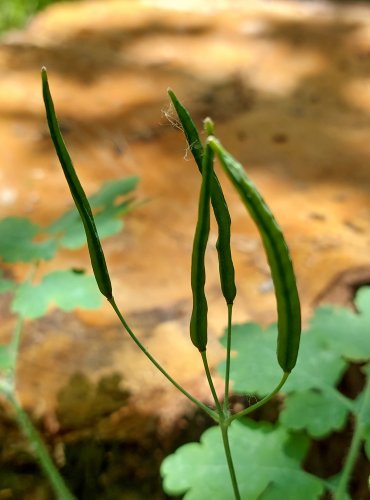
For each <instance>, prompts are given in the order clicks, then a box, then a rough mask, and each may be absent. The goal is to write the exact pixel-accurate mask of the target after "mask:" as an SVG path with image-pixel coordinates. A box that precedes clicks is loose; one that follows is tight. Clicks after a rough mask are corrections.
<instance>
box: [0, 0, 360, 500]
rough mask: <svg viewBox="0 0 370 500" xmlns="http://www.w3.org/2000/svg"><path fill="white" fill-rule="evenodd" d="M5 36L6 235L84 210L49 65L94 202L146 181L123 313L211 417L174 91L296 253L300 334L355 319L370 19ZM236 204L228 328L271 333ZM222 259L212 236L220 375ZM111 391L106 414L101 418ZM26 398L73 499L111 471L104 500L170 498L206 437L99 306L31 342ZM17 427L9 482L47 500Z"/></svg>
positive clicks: (125, 237)
mask: <svg viewBox="0 0 370 500" xmlns="http://www.w3.org/2000/svg"><path fill="white" fill-rule="evenodd" d="M0 31H1V38H0V76H1V77H0V144H1V148H0V180H1V182H0V218H5V217H9V216H15V217H26V218H28V219H30V220H31V221H32V222H34V223H35V224H40V225H44V226H45V225H47V224H51V223H52V222H53V221H54V220H55V219H56V218H58V217H59V216H60V215H61V214H62V213H63V212H64V211H66V210H68V209H69V208H71V206H72V205H71V199H70V195H69V192H68V189H67V187H66V183H65V180H64V178H63V176H62V173H61V170H60V167H59V164H58V161H57V159H56V157H55V154H54V151H53V148H52V145H51V141H50V138H49V136H48V130H47V125H46V121H45V114H44V109H43V104H42V96H41V82H40V69H41V67H42V66H46V67H47V69H48V74H49V82H50V87H51V91H52V93H53V96H54V102H55V106H56V110H57V113H58V116H59V119H60V124H61V127H62V130H63V133H64V136H65V140H66V142H67V144H68V147H69V149H70V152H71V155H72V157H73V159H74V162H75V165H76V168H77V170H78V172H79V175H80V177H81V180H82V183H83V185H84V187H85V189H86V191H87V192H88V193H89V194H91V193H93V192H95V191H96V190H98V189H99V187H100V186H101V185H102V183H104V182H105V181H112V180H118V179H120V178H122V177H126V176H138V177H139V185H138V188H137V190H136V191H135V197H136V199H137V200H139V201H141V202H142V203H139V205H138V206H137V207H136V208H135V209H134V210H132V212H130V213H128V214H127V215H126V217H125V226H124V228H123V230H122V232H120V233H118V234H116V235H114V236H112V237H111V238H108V239H107V240H106V242H105V243H104V249H105V251H106V254H107V260H108V265H109V269H110V272H111V276H112V277H113V285H114V288H115V290H116V298H117V302H118V304H119V305H120V307H121V308H122V311H124V313H125V314H126V316H127V319H128V320H129V322H130V324H131V326H132V327H133V329H134V330H135V331H136V332H137V333H138V335H139V336H140V337H141V338H142V340H143V342H144V343H145V345H146V346H147V347H149V349H150V350H151V351H152V352H153V353H154V354H155V355H156V356H157V357H158V359H160V360H161V361H162V362H163V364H164V365H165V366H166V368H167V369H168V371H169V372H170V373H171V374H172V375H173V376H174V377H175V378H177V379H178V380H179V381H180V382H181V383H182V384H183V385H184V386H185V387H186V388H187V389H188V390H191V391H192V392H193V393H194V394H195V395H196V396H197V397H198V398H200V399H202V400H203V401H205V402H210V395H209V393H208V389H207V386H206V383H205V381H204V378H203V375H202V366H201V363H200V360H199V359H198V358H199V356H198V353H197V351H196V349H194V348H193V346H192V345H191V343H190V341H189V339H188V321H189V315H190V311H191V293H190V278H189V268H190V257H191V247H192V237H193V233H194V226H195V220H196V211H197V197H198V192H199V186H200V176H199V174H198V172H197V169H196V167H195V166H194V164H193V162H192V159H191V157H190V156H191V155H190V154H189V151H187V145H186V143H185V141H184V137H183V136H182V134H181V131H179V130H178V129H177V128H176V127H174V126H173V123H172V122H173V118H174V114H173V110H171V107H170V105H169V101H168V98H167V94H166V90H167V88H168V87H172V88H173V89H174V90H175V92H176V93H177V95H178V97H179V98H180V99H181V100H182V101H183V102H184V103H185V104H186V106H187V107H188V108H189V110H190V111H191V113H192V115H193V117H194V119H195V121H196V123H197V124H198V125H199V126H201V124H202V120H203V119H204V117H206V116H211V117H212V118H213V119H214V121H215V123H216V132H217V135H218V136H219V137H220V139H221V140H222V141H223V143H224V144H225V146H227V147H228V149H229V150H230V151H231V152H232V153H233V155H234V156H236V157H237V158H238V159H239V160H240V161H241V162H242V163H243V165H245V167H246V169H247V172H248V173H249V175H250V176H251V177H252V179H253V180H254V182H255V183H256V184H257V186H258V187H259V189H260V191H261V192H262V194H263V196H264V198H265V199H266V200H267V201H268V203H269V205H270V207H271V208H272V210H273V212H274V213H275V215H276V217H277V219H278V221H279V222H280V224H281V226H282V228H283V230H284V233H285V235H286V238H287V242H288V244H289V247H290V249H291V253H292V257H293V261H294V265H295V270H296V273H297V278H298V285H299V289H300V293H301V298H302V308H303V317H304V320H305V321H307V318H308V317H309V315H310V313H311V312H312V310H313V308H314V307H315V306H316V305H317V304H319V303H322V302H325V301H330V302H334V303H339V304H342V305H350V304H351V300H352V298H353V295H354V293H355V291H356V289H357V288H358V287H359V286H360V285H362V284H368V283H369V282H370V261H369V248H370V217H369V202H370V195H369V182H370V169H369V164H370V140H369V138H370V4H368V3H367V2H363V3H360V2H349V1H347V2H345V1H342V2H326V1H308V0H307V1H279V0H277V1H267V0H265V1H262V0H260V1H257V0H251V1H248V0H245V1H242V0H239V1H232V0H229V1H226V0H224V1H221V0H220V1H206V0H202V2H198V1H193V0H189V1H186V0H184V1H182V0H178V1H177V2H172V1H165V0H163V1H155V0H152V1H149V0H148V1H140V0H131V1H130V0H100V1H99V0H90V1H89V0H87V1H78V0H71V1H69V2H66V1H52V0H39V1H37V0H33V1H32V0H29V1H26V0H2V1H1V5H0ZM220 175H221V178H222V179H223V176H222V174H220ZM225 192H226V195H227V198H228V201H229V204H230V209H231V213H232V217H233V237H232V243H233V254H234V259H235V265H236V272H237V279H238V299H237V302H236V306H235V322H241V321H245V320H253V321H256V322H260V323H262V324H264V325H267V324H269V323H271V322H273V321H275V319H276V312H275V298H274V293H273V287H272V283H271V279H270V275H269V269H268V266H267V263H266V259H265V257H264V253H263V248H262V244H261V241H260V238H259V236H258V233H257V231H256V229H255V227H254V225H253V223H252V222H251V221H250V219H249V218H248V217H247V216H246V213H245V209H244V207H243V206H242V205H241V204H240V203H239V200H238V198H237V196H236V195H235V194H234V193H233V191H232V189H231V188H230V186H229V185H228V184H225ZM215 243H216V232H215V229H214V227H212V231H211V237H210V249H209V252H208V255H207V266H208V268H209V274H208V277H207V290H208V294H209V307H210V310H211V314H210V319H209V321H210V348H209V355H210V362H211V365H212V366H213V367H214V366H215V365H216V364H217V363H218V361H219V360H220V359H221V357H222V355H223V349H222V348H221V346H220V345H219V341H218V338H219V337H220V336H221V334H222V332H223V330H224V327H225V325H226V317H225V311H224V306H223V300H222V297H221V295H220V292H219V286H218V275H217V252H216V248H215ZM1 267H2V269H3V270H4V271H5V272H6V273H8V275H9V276H12V277H13V278H14V279H15V280H17V281H22V280H23V279H24V278H25V276H26V275H27V272H28V271H27V266H26V265H25V264H24V263H15V264H12V265H9V264H6V263H2V264H1ZM66 268H77V269H79V268H82V269H89V261H88V255H87V251H86V250H85V249H80V250H78V251H74V252H72V251H71V250H68V249H64V250H61V251H60V252H58V254H57V255H56V257H55V258H53V259H52V260H50V261H45V262H43V263H42V264H41V265H40V266H39V268H38V271H37V275H36V279H41V278H42V276H44V275H45V273H47V272H50V271H53V270H56V269H66ZM0 299H1V301H2V302H1V315H2V326H1V327H0V338H1V339H2V341H3V342H6V339H8V338H9V335H10V331H11V329H12V327H13V324H14V317H13V315H12V314H11V312H10V309H9V304H10V302H9V300H10V299H9V298H8V297H7V296H1V297H0ZM112 377H113V378H112ZM102 380H103V381H105V382H104V383H106V384H108V385H105V386H104V384H103V386H104V387H109V391H110V392H109V391H108V392H109V394H110V396H109V397H110V398H111V399H109V404H107V403H106V401H105V403H102V404H101V405H100V400H99V397H100V396H99V394H100V392H99V391H100V390H101V389H99V387H100V388H101V385H99V384H101V383H102ZM107 380H108V382H107ZM109 384H110V385H109ZM221 387H222V383H221V381H219V382H218V388H220V389H221ZM79 391H80V392H79ZM89 391H90V392H89ZM18 392H19V396H20V399H21V401H22V403H23V405H24V407H25V408H26V409H27V411H29V412H30V414H31V415H32V417H33V418H34V419H35V421H37V422H39V426H40V428H41V429H42V430H43V433H44V435H45V436H46V438H47V439H48V441H49V443H51V446H53V449H54V452H55V455H56V456H58V450H60V449H61V448H63V446H64V445H65V444H66V443H69V448H68V446H67V453H69V454H70V455H69V459H68V460H69V463H70V464H71V463H72V464H78V466H77V465H75V467H77V470H78V471H79V477H80V478H82V479H81V484H82V486H79V485H77V486H76V488H78V487H81V491H83V492H84V493H83V495H86V496H81V498H95V497H94V496H91V495H92V493H91V492H92V491H97V489H96V488H98V486H97V484H95V483H94V482H93V478H92V476H91V470H92V469H91V467H95V468H96V469H95V470H96V471H97V472H96V477H98V476H99V474H100V473H101V471H102V470H104V474H105V475H104V478H103V480H100V482H99V485H100V486H99V488H101V484H109V485H114V488H117V496H114V495H113V493H112V495H113V496H110V497H109V498H133V499H135V498H165V497H164V496H163V493H161V489H160V482H159V479H158V466H159V463H160V461H161V459H162V457H163V456H164V454H166V453H168V452H169V451H170V450H173V449H174V448H175V447H176V446H177V445H178V444H179V443H181V442H183V441H185V440H187V439H190V438H194V437H197V436H198V435H199V433H200V432H201V430H202V429H203V428H204V426H206V425H208V422H207V421H205V419H204V418H203V417H200V416H199V415H197V414H196V413H194V410H193V409H192V408H191V407H189V404H188V403H187V401H185V400H184V398H182V396H181V395H179V394H178V393H176V392H175V391H174V390H173V389H172V388H171V387H168V386H167V383H166V381H165V380H163V379H162V377H161V375H160V374H158V373H156V372H155V370H154V369H152V367H151V366H149V364H148V362H147V361H146V360H145V359H144V358H143V357H142V356H141V354H140V353H139V352H137V350H136V347H135V346H134V345H133V344H132V343H131V342H130V341H129V340H128V339H127V338H126V336H124V335H122V331H121V329H120V326H119V325H118V323H117V320H116V318H115V316H114V315H113V313H112V311H111V310H110V309H109V308H108V307H107V306H106V305H104V304H103V305H102V306H101V307H100V308H99V309H96V310H85V309H83V308H81V309H78V310H77V311H74V312H72V313H66V312H63V311H61V310H59V309H58V308H55V307H53V306H52V305H51V307H50V308H49V309H48V312H47V313H46V314H45V316H43V317H42V318H40V319H37V320H35V321H29V322H28V323H27V325H26V329H25V333H24V337H23V342H22V348H21V352H20V361H19V366H18ZM79 394H80V396H79ZM81 394H85V395H86V394H90V396H89V397H88V398H87V400H86V398H85V399H84V397H83V396H81ZM103 394H105V392H104V390H103ZM102 397H105V396H102ZM89 398H90V399H89ZM112 398H113V401H114V402H113V403H112ZM92 407H94V410H92V409H91V408H92ZM96 408H98V410H96ZM71 415H72V416H73V415H77V416H76V418H75V420H74V419H73V418H72V417H71ZM7 418H8V417H6V416H4V419H3V423H2V424H1V428H0V436H1V440H2V442H3V445H2V450H3V451H2V455H1V456H0V460H2V461H3V463H4V464H7V465H6V466H7V467H8V468H9V470H12V471H13V472H14V470H15V471H16V472H15V473H14V474H15V481H18V479H19V477H23V478H24V477H26V478H27V481H28V483H27V482H25V483H24V484H25V485H26V484H27V487H26V490H28V491H31V492H33V493H31V496H28V497H27V496H26V492H25V491H21V489H20V490H19V495H20V496H19V498H36V496H35V495H36V493H35V491H37V495H39V497H37V498H47V497H45V496H44V497H43V496H42V495H43V494H44V493H42V491H43V490H42V488H43V486H42V479H41V478H40V477H36V476H37V467H36V466H33V465H31V464H32V462H31V461H30V459H29V458H28V459H27V457H26V458H24V459H23V462H22V456H23V455H22V456H21V458H20V454H19V453H20V452H19V450H23V448H22V444H21V440H20V438H16V437H15V436H16V435H17V434H16V430H15V429H14V430H13V431H12V432H9V425H10V424H9V421H8V420H7ZM4 422H5V423H4ZM194 422H195V424H196V425H194ZM190 423H191V424H192V425H190ZM17 439H18V441H17ZM10 441H12V442H13V443H14V442H17V443H18V445H17V446H18V448H17V447H16V448H14V446H13V445H11V444H10ZM76 443H77V444H76ZM112 443H113V444H112ZM58 447H59V448H58ZM9 450H11V452H9ZM81 450H84V456H85V457H87V458H86V459H85V462H84V460H82V461H81V459H80V456H81V453H80V452H81ZM64 453H66V452H65V451H64ZM62 454H63V453H62ZM62 461H63V460H62ZM122 463H124V468H125V471H124V474H123V472H122ZM14 464H16V465H14ZM107 464H108V465H107ZM33 467H34V468H33ZM71 467H72V466H71ZM72 468H73V467H72ZM17 471H18V472H17ZM25 471H26V472H25ZM86 471H89V473H87V472H86ZM67 472H68V471H67ZM18 473H19V474H20V475H21V476H17V474H18ZM22 474H23V475H22ZM102 474H103V473H102ZM125 474H126V475H125ZM8 475H9V471H8ZM35 475H36V476H35ZM85 475H88V476H89V479H88V480H87V479H86V477H85ZM35 477H36V479H35ZM102 481H103V482H102ZM104 481H105V483H104ZM40 484H41V486H40ZM19 488H21V486H19ZM112 488H113V487H112ZM0 490H1V488H0ZM99 491H100V490H99ZM102 491H103V490H102ZM111 491H113V490H111ZM122 491H124V492H125V493H124V496H120V495H122V494H123V493H122ZM22 495H23V496H22ZM32 495H33V496H32ZM81 495H82V494H81ZM89 495H90V496H89ZM99 495H101V496H99V497H97V496H96V498H108V496H107V497H105V496H103V492H100V493H99ZM4 498H6V497H4ZM9 498H10V497H9Z"/></svg>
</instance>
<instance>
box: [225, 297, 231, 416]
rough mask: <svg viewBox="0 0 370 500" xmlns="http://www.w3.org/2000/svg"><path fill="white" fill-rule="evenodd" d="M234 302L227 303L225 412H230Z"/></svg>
mask: <svg viewBox="0 0 370 500" xmlns="http://www.w3.org/2000/svg"><path fill="white" fill-rule="evenodd" d="M232 314H233V304H227V345H226V373H225V395H224V412H225V414H228V412H229V387H230V351H231V322H232Z"/></svg>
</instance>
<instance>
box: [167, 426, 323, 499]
mask: <svg viewBox="0 0 370 500" xmlns="http://www.w3.org/2000/svg"><path fill="white" fill-rule="evenodd" d="M229 438H230V445H231V450H232V454H233V459H234V464H235V468H236V475H237V479H238V483H239V488H240V494H241V497H242V499H245V500H255V499H259V500H260V499H269V500H272V499H274V500H278V499H282V498H284V499H285V498H287V499H289V500H290V499H292V500H293V499H294V500H295V499H296V498H297V496H296V495H297V491H299V492H300V498H301V499H302V500H314V499H316V498H319V496H320V494H321V493H322V492H323V489H324V486H323V483H322V481H321V480H320V479H318V478H316V477H314V476H312V475H310V474H308V473H306V472H303V471H302V470H300V463H301V461H302V460H303V459H304V457H305V455H306V453H307V450H308V439H307V438H305V437H304V436H303V435H299V434H298V435H293V434H290V433H289V432H288V431H287V430H285V429H284V428H283V427H280V426H275V427H274V426H272V425H270V424H267V423H262V422H259V423H255V422H253V421H251V420H246V421H245V423H243V424H242V423H240V422H233V423H232V424H231V426H230V429H229ZM161 474H162V477H163V487H164V490H165V492H166V493H168V494H170V495H182V494H185V496H184V498H185V499H186V500H205V499H211V498H212V500H229V499H230V500H231V499H232V498H234V496H233V491H232V487H231V481H230V478H229V472H228V469H227V464H226V459H225V453H224V449H223V445H222V439H221V433H220V430H219V429H218V428H217V427H212V428H211V429H208V430H207V431H206V432H205V433H204V434H203V435H202V437H201V442H200V443H190V444H186V445H184V446H182V447H180V448H179V449H178V450H177V451H176V452H175V453H174V454H172V455H170V456H168V457H167V458H166V459H165V460H164V462H163V463H162V467H161ZM294 492H295V496H294Z"/></svg>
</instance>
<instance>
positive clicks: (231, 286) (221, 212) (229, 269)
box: [168, 89, 236, 304]
mask: <svg viewBox="0 0 370 500" xmlns="http://www.w3.org/2000/svg"><path fill="white" fill-rule="evenodd" d="M168 95H169V96H170V99H171V101H172V104H173V106H174V108H175V110H176V113H177V115H178V117H179V120H180V122H181V125H182V127H183V129H184V133H185V137H186V140H187V142H188V145H189V148H190V151H191V152H192V155H193V157H194V160H195V162H196V164H197V166H198V169H199V171H200V173H202V168H203V167H202V158H203V155H204V149H203V146H202V143H201V141H200V138H199V134H198V131H197V128H196V126H195V124H194V122H193V120H192V118H191V116H190V114H189V112H188V111H187V109H186V108H185V107H184V106H183V105H182V104H181V102H180V101H179V100H178V99H177V97H176V95H175V94H174V92H173V91H172V90H170V89H168ZM205 128H206V132H207V133H208V134H210V133H211V131H213V123H212V121H211V120H210V119H209V118H207V119H206V121H205ZM211 202H212V208H213V212H214V214H215V218H216V222H217V226H218V239H217V243H216V249H217V253H218V262H219V273H220V282H221V290H222V294H223V296H224V297H225V301H226V303H227V304H233V302H234V299H235V296H236V286H235V270H234V264H233V260H232V255H231V246H230V238H231V218H230V213H229V209H228V208H227V204H226V200H225V197H224V194H223V192H222V188H221V185H220V182H219V180H218V178H217V175H216V174H215V173H214V172H213V174H212V184H211Z"/></svg>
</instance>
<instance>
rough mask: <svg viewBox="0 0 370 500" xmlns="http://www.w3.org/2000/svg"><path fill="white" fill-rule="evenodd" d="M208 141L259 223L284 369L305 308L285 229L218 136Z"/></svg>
mask: <svg viewBox="0 0 370 500" xmlns="http://www.w3.org/2000/svg"><path fill="white" fill-rule="evenodd" d="M207 142H208V144H209V145H210V146H211V148H212V149H213V151H214V152H215V153H216V154H217V156H218V158H219V160H220V163H221V165H222V167H223V169H224V170H225V172H226V174H227V175H228V177H229V178H230V180H231V182H232V184H233V185H234V187H235V188H236V190H237V191H238V192H239V195H240V197H241V199H242V201H243V203H244V205H245V206H246V208H247V209H248V211H249V213H250V215H251V217H252V218H253V220H254V222H255V223H256V225H257V228H258V230H259V232H260V235H261V237H262V241H263V244H264V247H265V251H266V254H267V259H268V262H269V266H270V269H271V276H272V280H273V282H274V287H275V295H276V301H277V310H278V332H279V333H278V344H277V358H278V362H279V364H280V366H281V368H282V369H283V370H284V372H288V373H289V372H290V371H292V369H293V368H294V366H295V364H296V361H297V356H298V350H299V343H300V335H301V311H300V303H299V296H298V291H297V285H296V279H295V275H294V271H293V266H292V261H291V258H290V255H289V250H288V247H287V245H286V243H285V239H284V236H283V233H282V231H281V229H280V227H279V225H278V224H277V222H276V220H275V218H274V216H273V215H272V213H271V211H270V209H269V207H268V206H267V205H266V203H265V201H264V200H263V198H262V197H261V195H260V194H259V192H258V191H257V188H256V186H255V185H254V184H253V182H252V181H251V180H250V179H249V178H248V176H247V175H246V173H245V171H244V169H243V167H242V165H241V164H240V163H238V162H237V161H236V160H235V159H234V158H233V157H232V156H231V155H230V154H229V153H228V152H227V151H226V150H225V149H224V148H223V147H222V145H221V144H220V142H219V141H218V140H217V139H216V138H214V137H209V138H208V141H207Z"/></svg>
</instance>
